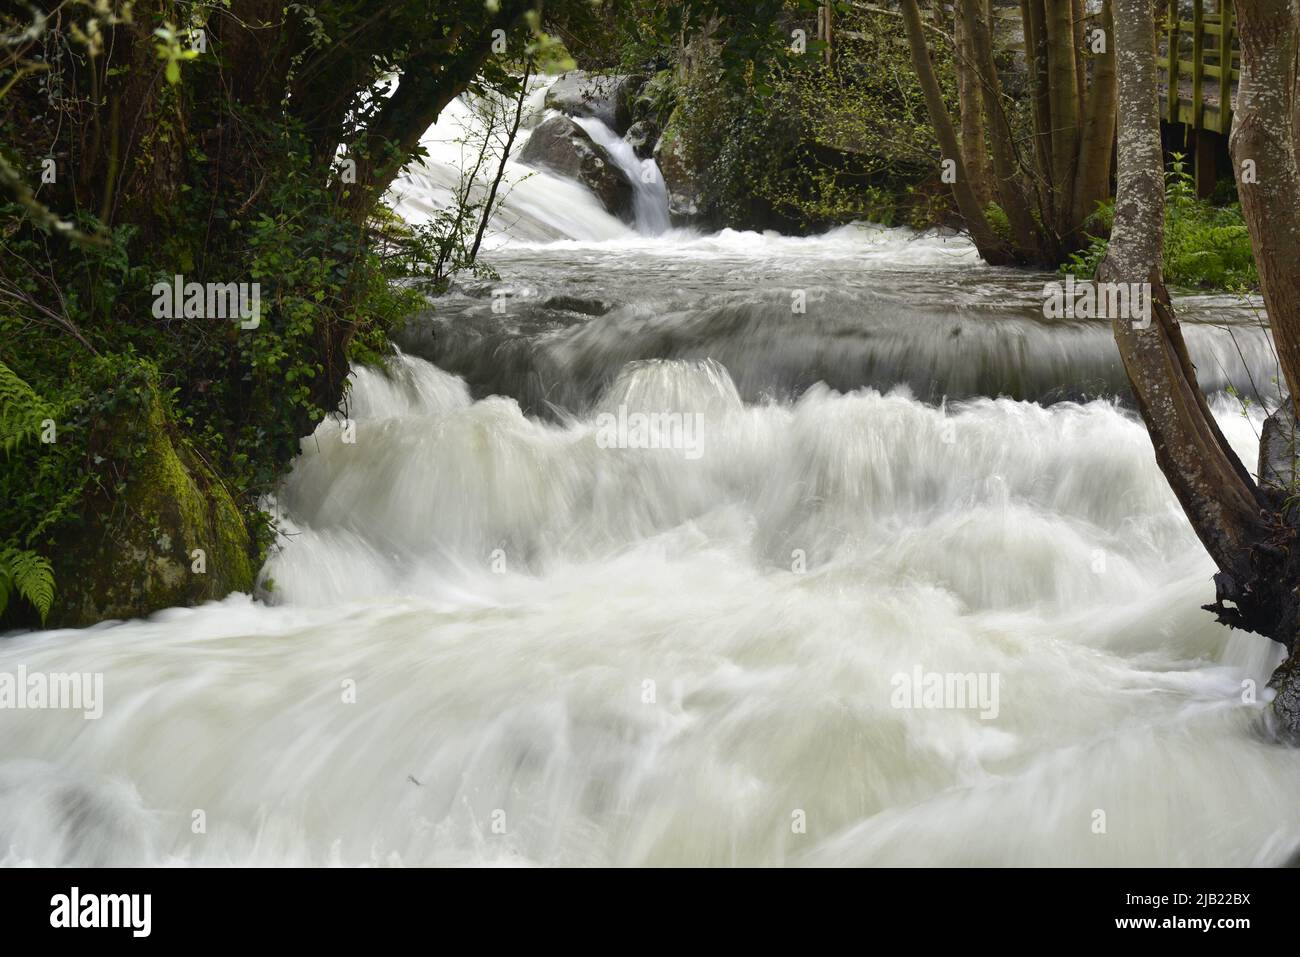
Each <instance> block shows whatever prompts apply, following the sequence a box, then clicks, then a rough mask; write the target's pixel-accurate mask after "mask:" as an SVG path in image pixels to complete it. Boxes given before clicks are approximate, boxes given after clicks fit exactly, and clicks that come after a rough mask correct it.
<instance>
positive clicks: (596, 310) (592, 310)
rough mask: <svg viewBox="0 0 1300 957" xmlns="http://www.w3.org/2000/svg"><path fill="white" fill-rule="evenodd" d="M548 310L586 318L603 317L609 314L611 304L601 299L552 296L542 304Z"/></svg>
mask: <svg viewBox="0 0 1300 957" xmlns="http://www.w3.org/2000/svg"><path fill="white" fill-rule="evenodd" d="M542 305H543V306H545V307H546V308H547V309H563V310H565V311H566V312H578V313H581V314H582V315H584V316H603V315H604V314H605V313H607V312H609V308H610V307H609V303H607V302H604V301H602V300H600V299H582V298H580V297H578V296H552V297H551V298H550V299H547V300H546V301H545V302H544V303H542Z"/></svg>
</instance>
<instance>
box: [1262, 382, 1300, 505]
mask: <svg viewBox="0 0 1300 957" xmlns="http://www.w3.org/2000/svg"><path fill="white" fill-rule="evenodd" d="M1298 465H1300V457H1298V456H1297V453H1296V418H1295V406H1294V404H1293V402H1292V400H1291V399H1287V400H1286V402H1285V404H1283V405H1282V407H1281V408H1279V409H1278V410H1277V411H1276V412H1274V413H1273V414H1272V415H1270V416H1269V417H1268V419H1267V420H1266V421H1265V422H1264V429H1263V432H1262V433H1261V435H1260V442H1259V483H1260V485H1263V486H1265V487H1266V488H1269V489H1272V490H1274V491H1277V492H1280V493H1282V494H1284V495H1287V496H1291V495H1294V494H1296V491H1297V479H1298V478H1300V476H1298V475H1297V472H1298V471H1300V469H1298V468H1297V466H1298Z"/></svg>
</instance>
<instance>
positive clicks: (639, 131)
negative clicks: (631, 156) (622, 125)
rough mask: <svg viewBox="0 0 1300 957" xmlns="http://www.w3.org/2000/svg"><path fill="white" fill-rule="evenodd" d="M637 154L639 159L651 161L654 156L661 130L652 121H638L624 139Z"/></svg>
mask: <svg viewBox="0 0 1300 957" xmlns="http://www.w3.org/2000/svg"><path fill="white" fill-rule="evenodd" d="M623 139H625V140H627V141H628V143H629V144H630V145H631V147H632V152H634V153H636V156H637V159H649V158H650V157H651V156H653V155H654V151H655V144H656V143H658V142H659V128H658V127H657V126H655V124H654V122H653V121H651V120H637V122H635V123H633V124H632V125H631V126H630V127H629V128H628V131H627V134H626V135H625V136H624V137H623Z"/></svg>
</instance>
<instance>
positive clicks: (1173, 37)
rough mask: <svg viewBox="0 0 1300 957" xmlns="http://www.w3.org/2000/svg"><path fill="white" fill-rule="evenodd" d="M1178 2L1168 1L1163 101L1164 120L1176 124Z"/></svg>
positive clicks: (1175, 0)
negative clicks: (1166, 92) (1166, 82)
mask: <svg viewBox="0 0 1300 957" xmlns="http://www.w3.org/2000/svg"><path fill="white" fill-rule="evenodd" d="M1178 22H1179V21H1178V0H1169V23H1168V24H1167V25H1166V26H1167V31H1168V36H1169V95H1168V97H1167V98H1166V100H1165V119H1166V120H1167V121H1168V122H1170V123H1177V122H1178V78H1179V72H1178V70H1179V68H1178V33H1179V26H1178Z"/></svg>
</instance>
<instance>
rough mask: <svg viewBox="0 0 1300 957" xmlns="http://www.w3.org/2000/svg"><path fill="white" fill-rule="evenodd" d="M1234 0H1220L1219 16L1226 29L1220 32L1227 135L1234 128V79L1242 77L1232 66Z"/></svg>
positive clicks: (1221, 105) (1223, 126)
mask: <svg viewBox="0 0 1300 957" xmlns="http://www.w3.org/2000/svg"><path fill="white" fill-rule="evenodd" d="M1232 13H1233V10H1232V0H1219V16H1220V18H1221V19H1222V21H1223V26H1224V29H1223V31H1222V32H1221V33H1220V34H1219V110H1220V116H1219V126H1218V131H1219V132H1220V133H1222V134H1224V135H1225V136H1226V135H1227V134H1228V133H1229V132H1230V131H1231V130H1232V81H1233V80H1234V79H1240V78H1241V71H1240V70H1236V69H1233V66H1232V35H1233V34H1234V33H1235V32H1236V30H1235V29H1234V27H1235V26H1236V24H1234V23H1233V19H1232Z"/></svg>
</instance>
